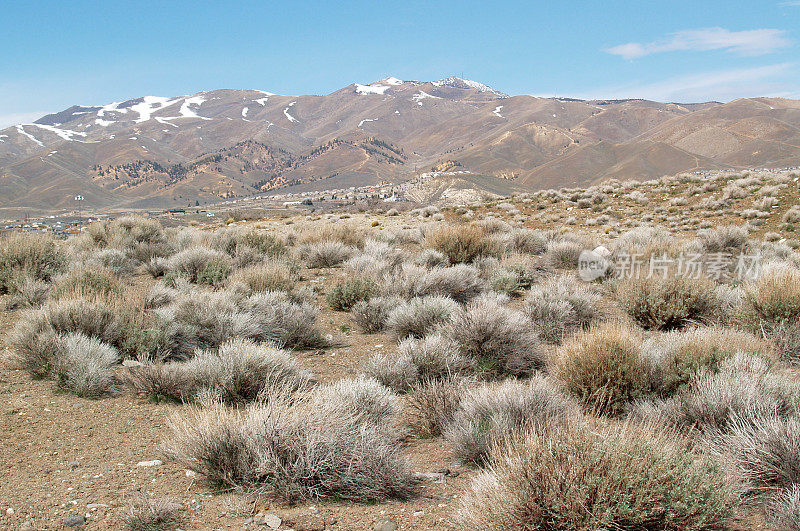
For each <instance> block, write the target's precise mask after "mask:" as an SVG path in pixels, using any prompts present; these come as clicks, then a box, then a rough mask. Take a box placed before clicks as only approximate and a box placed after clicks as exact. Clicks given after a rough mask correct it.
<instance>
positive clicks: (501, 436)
mask: <svg viewBox="0 0 800 531" xmlns="http://www.w3.org/2000/svg"><path fill="white" fill-rule="evenodd" d="M579 416H580V407H579V406H578V404H577V402H575V400H573V399H572V398H570V397H568V396H566V395H565V394H564V393H563V392H562V391H561V390H560V389H559V387H558V386H557V385H556V384H554V383H553V382H551V381H550V380H548V379H547V378H544V377H542V376H536V377H534V378H532V379H531V380H528V381H525V382H518V381H515V380H508V381H505V382H503V383H500V384H493V385H484V386H482V387H480V388H477V389H473V390H471V391H469V392H467V394H466V395H465V396H464V398H462V399H461V401H460V403H459V405H458V409H457V410H456V411H455V413H454V414H453V420H452V422H450V423H448V424H447V425H446V426H445V428H444V436H445V438H446V439H447V440H448V441H449V442H450V443H451V444H452V445H453V452H454V454H455V455H456V457H457V458H459V459H464V460H467V461H472V462H474V463H483V462H484V461H485V459H486V457H487V456H488V454H489V450H490V448H491V447H492V446H493V445H499V444H503V443H504V442H508V441H510V440H512V439H513V438H514V437H515V436H519V435H520V434H522V433H525V432H527V431H542V430H545V429H546V428H548V427H553V426H555V425H557V424H560V423H565V422H569V421H570V420H575V419H577V418H578V417H579Z"/></svg>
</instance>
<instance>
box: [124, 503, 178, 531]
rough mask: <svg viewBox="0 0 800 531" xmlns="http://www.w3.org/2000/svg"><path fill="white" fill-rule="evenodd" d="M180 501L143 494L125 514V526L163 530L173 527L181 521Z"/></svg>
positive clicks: (138, 530)
mask: <svg viewBox="0 0 800 531" xmlns="http://www.w3.org/2000/svg"><path fill="white" fill-rule="evenodd" d="M182 509H183V507H182V506H181V505H180V504H179V503H175V502H173V501H170V500H169V499H167V498H153V497H151V496H147V495H143V496H141V500H139V501H138V502H137V503H135V504H134V505H132V506H131V507H130V508H129V509H128V510H127V511H126V513H125V515H124V522H125V527H126V529H128V530H129V531H161V530H166V529H172V528H174V527H175V526H176V525H177V524H179V523H180V522H181V514H180V511H181V510H182Z"/></svg>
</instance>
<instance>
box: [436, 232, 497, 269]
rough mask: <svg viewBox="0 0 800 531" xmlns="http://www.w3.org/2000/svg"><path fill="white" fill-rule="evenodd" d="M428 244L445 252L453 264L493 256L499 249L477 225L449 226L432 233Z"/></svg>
mask: <svg viewBox="0 0 800 531" xmlns="http://www.w3.org/2000/svg"><path fill="white" fill-rule="evenodd" d="M426 246H427V247H431V248H433V249H436V250H437V251H439V252H440V253H442V254H444V255H445V256H446V257H447V259H448V260H449V261H450V263H451V264H463V263H469V262H472V261H473V260H475V259H476V258H478V257H480V256H493V255H496V254H497V249H496V248H495V246H494V245H492V242H491V240H489V239H488V238H487V236H486V233H485V232H484V230H483V229H481V228H480V227H478V226H476V225H456V226H447V227H443V228H441V229H439V230H438V231H436V232H434V233H432V234H431V235H430V236H429V237H428V238H427V239H426Z"/></svg>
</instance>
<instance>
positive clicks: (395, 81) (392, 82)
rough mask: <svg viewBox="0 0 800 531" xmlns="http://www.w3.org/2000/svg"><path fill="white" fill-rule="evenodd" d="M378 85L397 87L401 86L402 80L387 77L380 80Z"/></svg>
mask: <svg viewBox="0 0 800 531" xmlns="http://www.w3.org/2000/svg"><path fill="white" fill-rule="evenodd" d="M380 83H386V84H387V85H393V86H397V85H402V84H403V80H402V79H397V78H396V77H394V76H389V77H387V78H386V79H381V80H380Z"/></svg>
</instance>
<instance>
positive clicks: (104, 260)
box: [84, 248, 139, 276]
mask: <svg viewBox="0 0 800 531" xmlns="http://www.w3.org/2000/svg"><path fill="white" fill-rule="evenodd" d="M84 267H86V268H90V269H97V268H102V269H106V270H108V271H111V272H112V273H114V274H115V275H120V276H126V275H132V274H134V273H135V272H136V269H137V268H138V267H139V263H138V262H137V261H136V260H134V259H133V258H130V257H129V256H128V255H127V254H126V253H125V251H123V250H121V249H114V248H110V249H98V250H97V251H94V252H93V253H92V254H91V255H89V257H88V258H87V259H86V264H85V266H84Z"/></svg>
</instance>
